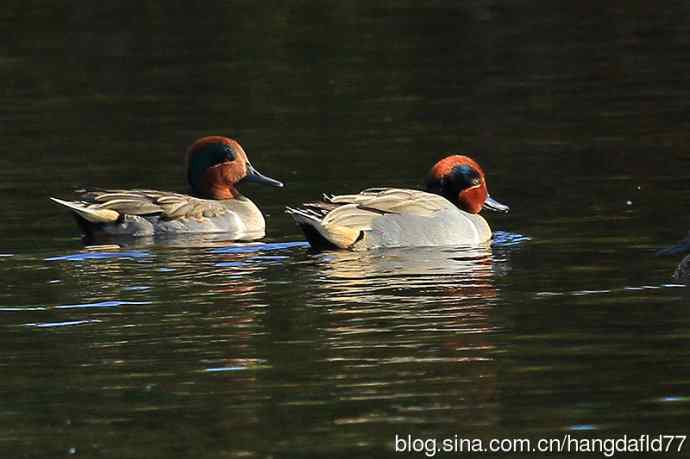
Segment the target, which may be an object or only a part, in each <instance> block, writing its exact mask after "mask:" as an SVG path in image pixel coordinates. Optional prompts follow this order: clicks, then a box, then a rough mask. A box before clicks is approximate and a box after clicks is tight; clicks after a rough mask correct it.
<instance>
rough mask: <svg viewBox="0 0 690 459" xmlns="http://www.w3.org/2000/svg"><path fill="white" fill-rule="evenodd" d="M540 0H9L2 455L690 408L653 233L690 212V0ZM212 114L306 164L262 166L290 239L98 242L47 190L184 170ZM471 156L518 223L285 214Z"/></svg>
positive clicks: (303, 452) (132, 453) (614, 416)
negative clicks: (616, 0)
mask: <svg viewBox="0 0 690 459" xmlns="http://www.w3.org/2000/svg"><path fill="white" fill-rule="evenodd" d="M536 5H537V4H535V3H533V2H526V1H524V2H523V1H517V2H494V1H484V0H478V1H473V2H465V3H462V4H459V5H457V6H450V5H449V4H446V3H445V2H421V3H419V2H405V1H400V2H397V1H394V2H386V3H385V4H380V5H374V6H371V5H370V4H369V3H366V2H341V3H337V4H336V3H334V4H332V5H330V6H328V7H327V6H325V5H324V4H321V3H318V2H313V3H312V2H301V3H299V4H293V5H285V6H280V5H274V6H273V7H271V8H267V7H264V6H256V7H254V6H251V5H249V4H246V3H243V2H237V3H235V2H207V3H206V4H205V7H204V8H203V9H201V8H199V9H198V10H189V9H187V8H185V7H183V6H182V5H181V4H180V5H179V6H178V5H172V4H168V3H166V4H165V5H164V4H162V3H160V2H145V4H142V5H139V6H138V7H137V8H136V9H131V10H130V9H128V7H126V6H109V7H107V6H93V5H92V4H91V3H87V2H77V3H76V4H73V5H71V6H49V5H48V4H41V3H40V2H39V3H37V4H35V5H33V6H31V7H29V6H27V5H26V4H25V3H24V2H14V1H11V2H9V4H8V5H7V7H6V8H4V11H2V12H0V38H2V40H0V42H1V43H3V44H2V45H0V83H2V88H3V89H2V91H0V106H2V108H0V123H1V124H0V126H1V129H2V131H1V132H2V145H1V146H0V153H2V154H1V155H0V165H1V166H2V167H0V193H1V195H2V204H3V208H2V212H1V214H2V219H0V238H1V241H2V242H1V245H0V278H1V279H2V282H0V330H1V333H0V346H1V347H2V350H3V352H2V353H1V355H0V370H1V371H2V374H3V377H2V378H1V379H0V393H1V394H2V402H3V403H2V405H1V406H0V432H1V433H0V449H2V451H4V453H3V457H4V456H5V455H6V456H7V457H26V458H44V457H51V458H52V457H66V456H82V457H127V458H157V457H166V458H169V457H275V458H277V457H314V456H322V457H385V456H393V455H394V454H395V453H394V447H395V443H394V440H395V436H396V435H408V434H409V435H413V436H415V437H419V438H438V439H442V438H448V437H452V436H454V435H459V436H462V437H469V438H482V439H490V438H496V437H498V438H531V439H538V438H553V437H561V436H562V435H563V434H565V433H572V434H573V435H577V436H579V437H582V438H592V437H602V438H603V437H612V436H617V435H622V434H626V433H627V434H631V435H632V434H644V433H648V434H656V433H669V434H688V425H690V424H689V422H688V421H689V420H690V364H689V363H688V362H690V331H689V330H690V294H689V293H688V290H687V289H686V288H685V286H684V285H679V284H674V283H672V281H671V274H672V273H673V271H674V269H675V266H676V265H677V263H678V262H679V261H680V260H679V258H677V257H656V256H655V255H654V254H655V252H656V250H657V249H659V248H661V247H664V246H667V245H670V244H672V243H674V242H676V241H677V240H679V239H681V238H682V237H683V236H684V235H685V234H687V230H688V225H689V223H690V220H689V219H688V218H687V216H688V214H689V212H688V210H690V207H689V205H688V203H689V202H690V192H689V191H688V190H689V189H690V188H689V187H688V183H689V181H690V180H689V179H690V149H689V146H690V142H689V138H688V133H689V132H690V129H689V128H690V125H689V124H688V119H690V118H689V117H688V114H690V84H689V83H688V81H687V78H686V75H688V73H689V72H690V58H688V56H690V38H689V37H690V33H689V32H690V26H689V24H690V8H688V7H687V5H686V4H685V3H683V2H669V3H668V4H666V5H665V7H664V8H659V7H657V6H656V5H652V4H649V3H647V2H636V1H632V2H626V3H625V4H624V5H623V4H620V5H618V4H617V5H613V4H612V5H600V4H599V3H597V2H587V1H586V2H579V3H577V4H573V5H571V6H567V7H566V6H563V5H558V6H557V5H541V6H536ZM207 134H225V135H229V136H233V137H236V138H238V139H239V140H240V142H241V143H242V144H243V146H244V147H245V149H246V150H247V152H248V154H249V155H250V157H251V158H252V161H253V163H254V164H255V165H256V166H257V167H258V168H260V169H261V170H262V171H264V172H266V173H267V174H269V175H271V176H274V177H276V178H278V179H281V180H284V181H285V182H286V184H287V186H286V188H285V189H281V190H277V191H276V190H275V189H270V190H269V189H262V188H260V187H258V186H257V187H253V186H247V187H245V188H243V190H242V191H243V192H244V193H246V194H247V195H248V196H250V197H251V198H252V199H254V200H255V201H256V202H257V203H258V204H259V205H260V206H261V208H262V209H263V210H264V211H265V213H266V215H267V224H268V236H267V238H266V239H265V240H264V241H261V242H258V243H253V244H234V243H232V242H230V241H226V240H223V238H222V237H221V238H218V237H214V238H210V237H192V238H181V239H163V240H161V239H132V240H123V241H116V242H117V246H112V245H111V246H103V247H85V246H84V244H82V242H81V240H80V238H79V236H78V233H77V228H76V226H75V225H74V222H73V221H72V220H71V218H70V217H69V215H68V214H66V213H65V212H64V211H63V209H60V208H57V207H56V206H54V205H52V204H51V203H50V202H49V201H48V199H47V197H48V196H60V197H69V193H70V191H71V190H72V189H75V188H78V187H80V186H88V185H95V186H107V187H127V186H132V187H147V188H161V189H167V190H175V191H184V189H185V188H184V183H183V177H184V173H183V170H182V168H183V164H182V151H183V150H184V148H185V146H186V145H187V144H189V143H190V142H191V141H192V140H193V139H194V138H196V137H199V136H201V135H207ZM449 152H458V153H460V152H463V153H470V154H472V155H473V156H474V157H475V158H476V159H477V160H478V161H479V162H480V163H481V164H482V165H483V166H484V167H485V169H486V171H487V174H488V181H489V188H490V191H491V193H492V195H493V196H495V197H496V198H497V199H498V200H500V201H502V202H506V203H507V204H509V205H510V206H511V208H512V211H511V213H510V214H508V215H488V216H487V218H488V219H489V221H490V223H491V225H492V227H493V228H494V230H495V231H496V234H495V240H494V242H493V244H492V245H491V246H490V247H489V246H487V247H447V248H436V249H431V248H424V249H393V250H376V251H371V252H367V253H349V252H324V253H316V252H313V251H311V250H310V249H309V247H308V245H307V243H306V242H304V238H303V236H302V235H301V234H300V232H299V230H298V228H296V227H295V226H294V225H293V224H292V222H291V221H290V219H289V217H288V216H287V215H284V214H283V209H284V206H285V205H294V204H296V203H299V202H302V201H305V200H311V199H314V198H316V197H318V196H319V195H320V193H322V192H329V193H331V192H332V193H344V192H352V191H355V190H359V189H363V188H366V187H370V186H381V185H383V186H385V185H397V186H404V187H418V186H419V185H420V183H421V181H422V178H423V176H424V174H425V173H426V170H427V169H428V168H429V166H430V165H431V164H433V163H434V161H436V160H437V159H439V158H440V157H441V156H443V155H444V154H446V153H449ZM688 448H690V445H686V446H685V453H687V451H689V450H688ZM422 454H423V453H420V456H421V455H422Z"/></svg>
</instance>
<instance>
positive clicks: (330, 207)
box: [286, 155, 510, 251]
mask: <svg viewBox="0 0 690 459" xmlns="http://www.w3.org/2000/svg"><path fill="white" fill-rule="evenodd" d="M482 209H488V210H493V211H497V212H508V211H509V210H510V209H509V207H508V206H507V205H504V204H501V203H499V202H498V201H496V200H494V199H493V198H492V197H491V196H490V195H489V192H488V188H487V184H486V175H485V174H484V171H483V170H482V168H481V167H480V166H479V164H478V163H477V162H476V161H475V160H473V159H472V158H470V157H468V156H465V155H451V156H447V157H445V158H443V159H441V160H440V161H438V162H437V163H436V164H434V165H433V167H432V168H431V170H430V171H429V173H428V174H427V177H426V180H425V189H424V190H423V191H422V190H416V189H405V188H386V187H381V188H369V189H365V190H364V191H361V192H360V193H358V194H345V195H339V196H337V195H326V194H325V195H323V197H322V199H321V200H320V201H317V202H308V203H304V204H303V205H302V207H300V208H293V207H287V208H286V212H287V213H288V214H289V215H290V216H292V218H293V219H294V221H295V222H296V223H297V225H298V226H299V227H300V228H301V229H302V231H303V232H304V235H305V237H306V238H307V240H308V241H309V243H310V244H311V246H312V247H313V248H314V249H316V250H333V249H345V250H352V251H362V250H371V249H378V248H388V247H433V246H466V245H478V244H484V243H487V242H488V241H490V240H491V237H492V233H491V228H490V227H489V224H488V223H487V222H486V220H485V219H484V218H483V217H482V216H481V215H479V212H480V211H481V210H482Z"/></svg>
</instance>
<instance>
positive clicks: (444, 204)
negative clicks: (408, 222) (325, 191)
mask: <svg viewBox="0 0 690 459" xmlns="http://www.w3.org/2000/svg"><path fill="white" fill-rule="evenodd" d="M326 200H327V202H329V203H333V204H340V206H339V207H337V208H335V209H334V210H333V211H331V212H330V213H329V214H328V215H327V216H326V218H325V219H324V221H325V220H330V221H339V220H347V218H346V216H350V215H353V214H357V213H366V214H372V216H373V215H381V214H409V215H418V216H420V217H429V216H432V215H434V214H435V213H437V212H439V211H442V210H445V209H448V208H451V207H453V204H452V203H451V202H450V201H448V200H447V199H446V198H444V197H442V196H438V195H436V194H432V193H427V192H424V191H419V190H408V189H403V188H372V189H367V190H364V191H363V192H361V193H359V194H351V195H341V196H331V197H326Z"/></svg>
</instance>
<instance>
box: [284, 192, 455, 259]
mask: <svg viewBox="0 0 690 459" xmlns="http://www.w3.org/2000/svg"><path fill="white" fill-rule="evenodd" d="M304 207H305V208H303V209H292V208H288V213H289V214H291V215H292V217H293V218H294V219H295V221H296V222H297V223H298V224H299V225H300V226H302V228H303V229H305V233H306V234H307V237H308V238H309V237H310V235H309V234H308V232H311V233H313V231H311V230H309V229H308V228H305V226H307V227H311V228H313V229H315V230H316V234H317V235H320V236H322V237H323V238H325V239H326V240H327V241H328V242H330V243H331V244H333V245H335V246H336V247H339V248H349V247H351V246H352V245H353V244H354V243H355V242H357V241H358V240H359V239H360V238H361V237H362V234H363V232H364V231H368V230H371V229H372V224H373V221H374V220H375V219H377V218H379V217H381V216H385V215H386V214H397V215H415V216H420V217H431V216H433V215H434V214H436V213H437V212H441V211H443V210H446V209H449V208H452V207H454V206H453V204H452V203H451V202H450V201H448V200H447V199H445V198H444V197H442V196H438V195H435V194H432V193H426V192H424V191H419V190H409V189H403V188H370V189H367V190H364V191H362V192H361V193H358V194H348V195H339V196H328V195H324V198H323V201H321V202H312V203H306V204H305V205H304ZM310 242H311V240H310Z"/></svg>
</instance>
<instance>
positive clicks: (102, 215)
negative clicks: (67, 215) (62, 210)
mask: <svg viewBox="0 0 690 459" xmlns="http://www.w3.org/2000/svg"><path fill="white" fill-rule="evenodd" d="M50 200H51V201H53V202H57V203H58V204H60V205H63V206H65V207H67V208H69V209H70V210H72V211H73V212H74V213H76V214H77V215H78V216H79V217H81V218H83V219H84V220H86V221H89V222H91V223H113V222H116V221H117V220H118V219H119V218H120V214H119V213H118V212H117V211H114V210H112V209H103V208H93V207H88V205H86V204H82V203H80V202H76V201H63V200H62V199H57V198H50Z"/></svg>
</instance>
